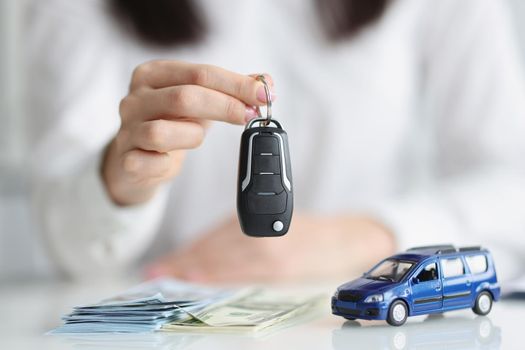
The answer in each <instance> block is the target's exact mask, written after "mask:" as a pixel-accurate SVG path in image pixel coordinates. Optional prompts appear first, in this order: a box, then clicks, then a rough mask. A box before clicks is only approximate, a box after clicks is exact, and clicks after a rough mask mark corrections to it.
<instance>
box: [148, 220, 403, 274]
mask: <svg viewBox="0 0 525 350" xmlns="http://www.w3.org/2000/svg"><path fill="white" fill-rule="evenodd" d="M394 250H395V244H394V239H393V236H392V234H390V233H389V232H388V231H387V230H386V229H385V228H384V227H383V226H381V225H380V224H379V223H377V222H375V221H373V220H372V219H369V218H366V217H358V216H343V215H341V216H331V217H327V216H313V215H304V214H303V215H296V216H295V217H294V220H293V222H292V225H291V226H290V232H288V233H287V234H286V235H285V236H283V237H271V238H270V237H269V238H252V237H248V236H246V235H244V234H243V233H242V232H241V230H240V228H239V223H238V221H237V218H231V219H230V220H228V221H226V222H224V223H223V224H222V225H220V226H219V227H217V228H215V229H213V230H211V231H209V232H207V233H206V234H204V236H202V238H200V239H199V240H197V241H196V242H194V243H193V244H191V245H190V246H188V247H187V248H184V249H181V250H180V251H176V252H175V253H173V254H172V255H169V256H166V257H164V258H163V259H161V260H159V261H157V262H156V263H154V264H153V265H151V266H150V267H149V268H148V269H147V271H146V273H147V275H148V277H157V276H161V275H168V276H174V277H178V278H183V279H188V280H192V281H197V282H217V281H218V282H239V281H300V280H305V279H311V278H317V279H319V278H324V279H332V278H339V277H340V278H349V277H352V276H356V275H358V274H361V273H362V272H364V271H365V270H367V269H369V268H370V267H371V266H372V265H373V264H374V263H376V262H377V261H379V260H380V259H382V258H384V257H385V256H388V255H390V254H392V253H393V252H394Z"/></svg>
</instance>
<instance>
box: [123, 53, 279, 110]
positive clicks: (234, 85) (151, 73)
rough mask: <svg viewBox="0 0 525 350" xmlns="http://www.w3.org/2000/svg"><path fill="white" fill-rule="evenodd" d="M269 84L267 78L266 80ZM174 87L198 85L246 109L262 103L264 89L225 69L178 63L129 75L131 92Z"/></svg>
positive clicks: (158, 64)
mask: <svg viewBox="0 0 525 350" xmlns="http://www.w3.org/2000/svg"><path fill="white" fill-rule="evenodd" d="M268 78H269V80H270V81H271V77H269V76H268ZM175 85H199V86H203V87H206V88H209V89H212V90H217V91H220V92H222V93H224V94H227V95H230V96H232V97H235V98H237V99H239V100H241V101H243V102H244V103H246V104H248V105H263V104H265V103H266V95H265V92H264V86H263V84H262V83H261V82H260V81H257V80H256V79H254V78H253V77H251V76H247V75H243V74H239V73H235V72H231V71H228V70H226V69H223V68H220V67H216V66H212V65H205V64H193V63H188V62H180V61H160V60H157V61H150V62H146V63H143V64H141V65H139V66H138V67H137V68H136V69H135V71H134V72H133V76H132V82H131V90H135V89H137V88H139V87H141V86H147V87H151V88H154V89H158V88H165V87H168V86H175Z"/></svg>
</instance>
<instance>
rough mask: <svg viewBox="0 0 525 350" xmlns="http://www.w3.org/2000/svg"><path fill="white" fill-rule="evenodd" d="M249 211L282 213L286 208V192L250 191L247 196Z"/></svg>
mask: <svg viewBox="0 0 525 350" xmlns="http://www.w3.org/2000/svg"><path fill="white" fill-rule="evenodd" d="M247 202H248V203H247V204H248V211H249V212H251V213H253V214H257V215H267V214H281V213H283V212H284V211H285V210H286V203H287V198H286V192H284V191H283V192H281V193H279V194H269V195H261V194H255V193H252V192H250V193H249V194H248V196H247Z"/></svg>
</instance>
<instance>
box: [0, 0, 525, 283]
mask: <svg viewBox="0 0 525 350" xmlns="http://www.w3.org/2000/svg"><path fill="white" fill-rule="evenodd" d="M27 1H28V0H0V283H5V282H6V281H8V280H11V281H13V280H24V279H31V278H46V277H49V272H48V271H49V270H50V269H49V262H48V261H47V259H46V255H45V252H44V250H43V248H42V244H41V242H40V240H39V235H38V232H37V230H36V226H35V225H34V223H33V220H32V219H31V216H32V215H31V211H30V205H29V199H28V198H29V184H28V180H27V179H28V175H29V174H28V171H29V167H28V165H27V160H28V154H29V152H30V150H29V147H28V145H29V140H28V139H27V135H26V133H25V132H24V131H25V127H24V126H25V125H26V124H27V123H30V122H31V120H32V118H38V116H35V115H34V116H27V115H25V113H24V103H26V102H25V101H24V98H23V96H22V92H23V86H22V82H23V81H25V79H24V75H23V74H24V70H23V58H24V57H23V54H22V52H21V48H22V45H21V43H23V40H24V37H23V14H24V11H23V10H24V6H25V4H26V2H27ZM38 1H45V0H38ZM427 1H433V0H427ZM494 1H508V2H509V3H510V5H511V9H512V13H513V19H514V24H515V27H516V30H517V33H518V36H519V40H520V45H521V49H522V54H523V57H525V1H523V0H494Z"/></svg>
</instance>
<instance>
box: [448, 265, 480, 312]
mask: <svg viewBox="0 0 525 350" xmlns="http://www.w3.org/2000/svg"><path fill="white" fill-rule="evenodd" d="M440 260H441V261H440V262H441V272H442V274H443V308H444V309H445V311H446V310H452V309H457V308H462V307H469V306H470V305H471V304H472V295H471V284H472V282H471V275H470V274H467V271H466V269H465V264H464V262H463V259H462V258H461V257H460V256H456V257H450V258H441V259H440Z"/></svg>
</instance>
